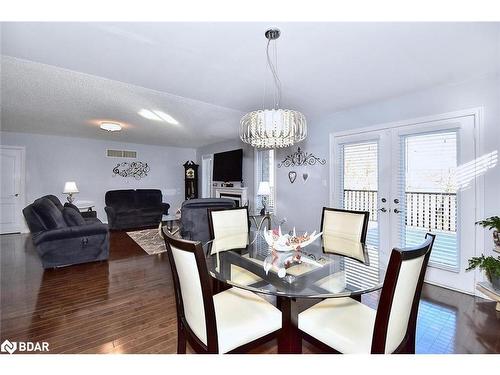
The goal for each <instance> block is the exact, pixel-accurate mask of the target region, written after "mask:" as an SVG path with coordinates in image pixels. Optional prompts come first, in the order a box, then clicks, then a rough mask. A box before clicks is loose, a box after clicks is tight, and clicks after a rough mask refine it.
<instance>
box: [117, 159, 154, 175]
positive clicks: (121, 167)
mask: <svg viewBox="0 0 500 375" xmlns="http://www.w3.org/2000/svg"><path fill="white" fill-rule="evenodd" d="M149 171H150V168H149V165H148V163H145V162H143V161H133V162H131V163H129V162H126V161H124V162H122V163H118V164H116V167H114V168H113V176H121V177H133V178H135V179H136V180H140V179H141V178H143V177H146V176H147V175H148V173H149Z"/></svg>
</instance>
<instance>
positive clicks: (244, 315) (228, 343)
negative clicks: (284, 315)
mask: <svg viewBox="0 0 500 375" xmlns="http://www.w3.org/2000/svg"><path fill="white" fill-rule="evenodd" d="M213 298H214V305H215V316H216V320H217V334H218V339H219V353H227V352H229V351H231V350H233V349H236V348H237V347H239V346H241V345H244V344H247V343H249V342H251V341H254V340H256V339H258V338H260V337H262V336H265V335H267V334H269V333H271V332H274V331H276V330H278V329H280V328H281V311H279V310H278V309H277V308H276V307H274V306H273V305H271V304H270V303H269V302H267V301H266V300H265V299H263V298H262V297H259V296H258V295H256V294H255V293H252V292H249V291H246V290H242V289H238V288H231V289H229V290H226V291H224V292H221V293H218V294H216V295H215V296H214V297H213Z"/></svg>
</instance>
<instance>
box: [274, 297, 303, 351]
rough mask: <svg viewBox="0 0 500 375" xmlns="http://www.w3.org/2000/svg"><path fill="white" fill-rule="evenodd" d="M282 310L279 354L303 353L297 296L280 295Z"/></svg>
mask: <svg viewBox="0 0 500 375" xmlns="http://www.w3.org/2000/svg"><path fill="white" fill-rule="evenodd" d="M276 302H277V306H278V309H280V311H281V316H282V327H281V333H280V334H279V336H278V353H279V354H301V353H302V335H301V334H300V331H299V325H298V322H299V309H298V304H297V299H296V298H291V297H283V296H278V297H277V299H276Z"/></svg>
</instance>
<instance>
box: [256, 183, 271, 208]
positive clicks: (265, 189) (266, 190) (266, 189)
mask: <svg viewBox="0 0 500 375" xmlns="http://www.w3.org/2000/svg"><path fill="white" fill-rule="evenodd" d="M257 195H260V196H261V197H262V206H263V207H262V210H260V214H261V215H265V214H266V203H267V197H268V196H270V195H271V187H270V186H269V182H268V181H261V182H259V190H257Z"/></svg>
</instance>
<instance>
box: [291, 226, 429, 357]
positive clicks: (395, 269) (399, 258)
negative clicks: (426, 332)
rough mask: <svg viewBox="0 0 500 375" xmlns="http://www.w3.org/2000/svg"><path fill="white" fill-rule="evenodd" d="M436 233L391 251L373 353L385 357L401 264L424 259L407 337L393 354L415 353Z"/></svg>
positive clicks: (323, 346) (323, 347) (321, 345)
mask: <svg viewBox="0 0 500 375" xmlns="http://www.w3.org/2000/svg"><path fill="white" fill-rule="evenodd" d="M435 238H436V235H435V234H431V233H427V234H426V235H425V242H424V243H423V244H422V245H420V246H418V247H413V248H407V249H398V248H394V249H393V250H392V253H391V257H390V259H389V264H388V266H387V272H386V275H385V279H384V285H383V287H382V291H381V293H380V299H379V303H378V308H377V314H376V317H375V326H374V330H373V338H372V345H371V353H372V354H384V353H385V344H386V340H387V328H388V326H389V318H390V314H391V308H392V303H393V301H394V294H395V292H396V285H397V281H398V277H399V272H400V270H401V265H402V264H403V261H407V260H411V259H415V258H419V257H421V256H424V260H423V262H422V268H421V270H420V274H419V278H418V281H417V286H416V288H415V294H414V297H413V301H412V306H411V310H410V316H409V319H408V326H407V329H406V334H405V336H404V337H403V340H402V341H401V344H400V345H399V346H398V347H397V348H396V350H395V351H394V352H393V353H394V354H415V334H416V329H417V316H418V307H419V303H420V297H421V294H422V287H423V284H424V277H425V272H426V270H427V265H428V263H429V258H430V256H431V251H432V246H433V245H434V240H435ZM301 335H302V338H303V339H305V340H306V341H308V342H310V343H311V344H313V345H315V346H317V347H318V348H320V349H321V350H323V351H324V352H327V353H339V352H338V351H336V350H335V349H334V348H331V347H330V346H328V345H326V344H325V343H323V342H321V341H319V340H318V339H316V338H314V337H312V336H310V335H308V334H307V333H305V332H302V331H301Z"/></svg>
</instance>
